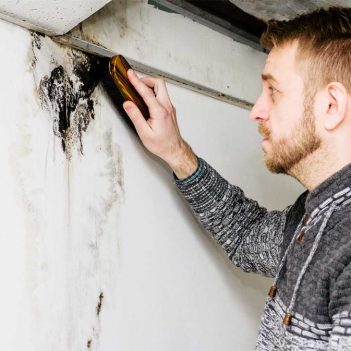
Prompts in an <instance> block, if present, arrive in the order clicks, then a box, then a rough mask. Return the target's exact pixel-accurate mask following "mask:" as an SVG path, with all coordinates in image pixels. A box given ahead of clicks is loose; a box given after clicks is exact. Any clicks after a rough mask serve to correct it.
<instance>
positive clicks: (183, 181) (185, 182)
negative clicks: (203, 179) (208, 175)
mask: <svg viewBox="0 0 351 351" xmlns="http://www.w3.org/2000/svg"><path fill="white" fill-rule="evenodd" d="M198 161H199V164H198V166H197V169H196V170H195V172H194V173H193V174H191V175H190V176H189V177H187V178H185V179H181V180H180V179H178V178H177V176H176V175H175V174H174V173H173V177H174V180H175V182H176V184H177V185H178V186H186V185H190V184H191V183H192V182H194V181H195V180H196V179H197V178H198V177H199V176H200V175H201V173H202V172H203V171H204V168H205V161H204V160H202V159H201V158H199V157H198Z"/></svg>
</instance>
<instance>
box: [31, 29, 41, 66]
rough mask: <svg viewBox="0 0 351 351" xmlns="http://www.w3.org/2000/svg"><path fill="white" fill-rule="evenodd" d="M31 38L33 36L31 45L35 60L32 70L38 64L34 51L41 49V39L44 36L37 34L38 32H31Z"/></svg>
mask: <svg viewBox="0 0 351 351" xmlns="http://www.w3.org/2000/svg"><path fill="white" fill-rule="evenodd" d="M30 36H31V38H32V39H31V43H32V54H33V55H32V56H33V59H32V68H34V67H35V65H36V63H37V58H36V57H35V54H34V50H35V49H37V50H40V49H41V37H42V36H43V35H42V34H40V33H37V32H31V33H30Z"/></svg>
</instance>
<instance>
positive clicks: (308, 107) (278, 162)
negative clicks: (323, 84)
mask: <svg viewBox="0 0 351 351" xmlns="http://www.w3.org/2000/svg"><path fill="white" fill-rule="evenodd" d="M296 49H297V44H296V43H294V44H286V45H284V46H282V47H278V48H274V49H272V51H271V52H270V54H269V55H268V57H267V60H266V65H265V67H264V70H263V73H262V93H261V95H260V97H259V98H258V99H257V101H256V104H255V106H254V107H253V109H252V111H251V114H250V118H251V119H253V120H256V121H257V122H258V123H259V127H258V130H259V132H260V134H261V135H262V137H263V141H262V148H263V151H264V154H265V155H264V160H265V163H266V166H267V168H268V169H269V170H270V171H271V172H273V173H289V170H290V169H291V168H292V167H294V166H295V165H297V164H299V163H300V161H301V160H303V159H305V158H306V157H307V156H308V155H310V154H312V153H313V152H314V151H315V150H317V149H318V148H319V147H320V143H321V140H320V138H319V137H318V135H317V132H316V128H315V118H314V114H313V97H311V96H308V94H306V95H307V96H305V94H304V82H303V77H302V75H301V73H300V72H298V68H297V65H296V61H295V55H296Z"/></svg>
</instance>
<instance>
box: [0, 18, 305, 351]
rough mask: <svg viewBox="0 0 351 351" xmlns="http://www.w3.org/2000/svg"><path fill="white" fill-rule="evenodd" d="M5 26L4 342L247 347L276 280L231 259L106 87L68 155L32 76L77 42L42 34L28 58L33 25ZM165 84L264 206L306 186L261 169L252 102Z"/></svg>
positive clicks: (202, 141)
mask: <svg viewBox="0 0 351 351" xmlns="http://www.w3.org/2000/svg"><path fill="white" fill-rule="evenodd" d="M0 32H1V36H2V39H3V40H2V41H1V43H0V48H1V52H2V56H1V66H0V67H1V77H2V79H1V80H0V91H1V92H2V95H1V97H0V101H1V109H2V113H1V114H0V125H1V128H0V162H1V179H2V181H1V182H0V194H1V199H0V209H1V211H0V216H1V218H0V221H1V225H2V230H1V234H0V276H1V277H2V289H0V300H1V301H3V302H4V303H3V307H2V313H1V314H0V328H1V330H2V348H3V349H4V350H11V351H20V350H24V349H25V350H27V351H77V350H87V341H88V340H90V339H91V340H92V343H91V347H90V349H91V350H99V351H110V350H117V349H118V350H126V351H134V350H138V351H140V350H142V351H149V350H150V351H151V350H152V351H164V350H167V351H172V350H177V351H179V350H182V351H193V350H201V351H213V350H221V351H229V350H233V349H235V350H240V351H249V350H252V349H253V348H254V344H255V339H256V332H257V327H258V324H259V318H260V315H261V311H262V309H263V301H264V299H265V296H266V290H267V287H268V285H269V282H268V281H267V280H264V279H263V278H260V277H258V276H254V275H248V274H244V273H242V272H240V271H239V270H237V269H233V267H232V266H231V265H230V263H229V262H228V261H227V259H226V258H225V257H224V255H223V254H222V253H221V252H220V250H219V249H218V248H217V247H216V246H215V245H214V243H213V242H212V240H210V239H209V238H208V236H207V235H206V234H205V233H204V232H203V231H202V229H201V228H200V227H199V225H198V224H197V222H196V221H195V219H194V218H193V217H192V215H191V213H190V211H189V210H188V209H187V206H186V205H185V204H184V203H183V201H182V200H181V198H180V197H179V195H178V194H177V191H176V189H175V187H174V185H173V183H172V177H171V174H170V172H169V170H168V169H167V168H166V167H164V165H163V164H162V163H161V162H160V161H159V160H156V159H155V158H154V157H152V156H151V155H150V154H148V153H147V152H146V151H145V150H144V148H143V147H142V146H141V145H140V143H139V141H138V140H137V139H136V137H135V135H134V134H133V133H132V132H131V131H130V130H129V129H128V128H127V127H126V125H125V123H124V122H123V121H122V120H121V118H120V117H119V116H118V114H117V112H116V111H115V110H114V108H113V107H112V106H111V104H110V102H109V101H108V100H107V98H106V96H105V93H104V92H103V91H102V90H101V89H100V88H99V87H98V88H97V89H96V91H95V92H94V98H96V99H97V101H98V106H97V108H96V116H95V120H93V121H91V123H90V124H89V127H88V129H87V131H86V133H84V134H83V138H82V141H83V146H84V150H85V152H84V155H81V154H80V153H79V152H78V151H77V149H73V155H72V158H71V159H70V160H67V158H66V155H65V154H64V153H63V151H62V148H61V144H60V140H59V139H58V138H57V137H56V136H55V135H54V133H53V118H52V117H53V116H52V114H50V111H46V110H43V109H42V108H41V107H40V104H39V100H38V96H37V82H38V77H40V76H42V75H45V74H47V72H49V71H50V68H52V67H53V66H54V65H57V64H63V65H64V66H65V67H67V69H69V64H70V63H69V62H70V61H69V59H68V56H67V55H68V54H69V50H67V49H61V48H59V47H58V46H57V45H56V44H53V43H51V42H50V40H49V39H47V38H46V39H43V41H44V44H45V45H44V46H43V48H45V50H46V51H45V50H44V51H42V55H43V56H42V57H40V59H39V60H38V61H37V65H36V66H35V69H34V70H33V69H32V67H31V57H32V49H31V46H30V35H29V33H28V32H27V31H26V30H23V29H21V28H19V27H15V26H14V25H11V24H8V23H4V22H0ZM160 51H161V50H160ZM243 77H244V76H243ZM246 78H247V77H246ZM169 90H170V94H171V98H172V100H173V102H174V104H175V106H176V107H177V111H178V118H179V123H180V127H181V129H182V131H183V134H184V136H185V137H186V139H187V140H188V141H189V142H190V143H191V144H192V145H193V147H194V149H195V150H196V151H197V153H198V154H199V155H200V156H202V157H204V158H205V159H206V160H208V161H209V162H210V163H211V164H212V165H214V166H215V167H216V168H217V169H218V170H219V171H220V172H221V173H222V174H223V175H225V176H226V178H227V179H229V180H230V181H232V182H234V183H236V184H238V185H240V186H242V187H243V189H244V190H245V192H246V193H247V195H248V196H251V197H254V198H255V199H257V200H259V201H260V202H261V204H263V205H266V206H268V207H269V208H283V207H285V206H286V205H288V204H290V203H291V202H292V201H294V199H295V198H296V196H297V195H298V194H299V193H300V192H301V191H302V189H301V188H300V187H299V186H298V185H297V184H296V183H295V182H292V181H291V180H290V179H289V178H285V177H281V176H279V177H278V176H272V175H270V174H268V172H267V171H266V170H265V168H264V166H263V163H262V154H261V150H260V143H259V137H258V135H257V133H256V126H255V125H254V124H253V123H252V122H249V120H248V119H247V111H242V110H240V109H238V108H236V107H234V106H232V105H228V104H225V103H222V102H219V101H216V100H214V99H210V98H207V97H204V96H202V95H199V94H196V93H192V92H189V91H187V90H185V89H182V88H179V87H175V86H171V85H169ZM118 180H119V181H118ZM122 180H123V181H122ZM113 194H117V195H116V196H115V197H114V196H113ZM277 194H279V196H278V195H277ZM106 204H110V205H111V206H108V205H106ZM101 291H103V292H104V299H103V305H102V310H101V313H100V316H99V317H97V316H96V306H97V303H98V296H99V294H100V292H101Z"/></svg>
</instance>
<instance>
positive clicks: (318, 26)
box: [261, 7, 351, 95]
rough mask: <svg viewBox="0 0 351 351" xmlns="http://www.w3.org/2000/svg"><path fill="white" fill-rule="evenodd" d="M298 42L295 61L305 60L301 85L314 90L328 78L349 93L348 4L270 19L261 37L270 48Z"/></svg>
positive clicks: (350, 36) (350, 12) (350, 35)
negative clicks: (288, 17) (292, 16)
mask: <svg viewBox="0 0 351 351" xmlns="http://www.w3.org/2000/svg"><path fill="white" fill-rule="evenodd" d="M294 41H297V42H298V52H297V59H298V62H299V63H300V62H303V63H305V64H304V65H303V66H302V67H303V70H304V71H305V73H306V74H305V75H304V77H305V86H306V87H305V88H307V89H308V90H309V92H310V93H312V92H314V93H313V95H315V93H316V92H317V91H318V90H320V89H321V88H323V87H324V86H326V85H327V84H329V83H330V82H335V81H337V82H340V83H342V84H343V85H344V86H345V88H346V89H347V91H348V92H349V94H351V8H343V7H330V8H329V9H327V10H326V9H319V10H317V11H314V12H312V13H308V14H304V15H301V16H298V17H296V18H294V19H292V20H289V21H276V20H271V21H268V23H267V30H266V31H265V32H264V33H263V35H262V37H261V45H262V46H263V47H264V48H266V49H268V50H270V49H272V48H273V47H279V46H283V45H285V44H287V43H292V42H294Z"/></svg>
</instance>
